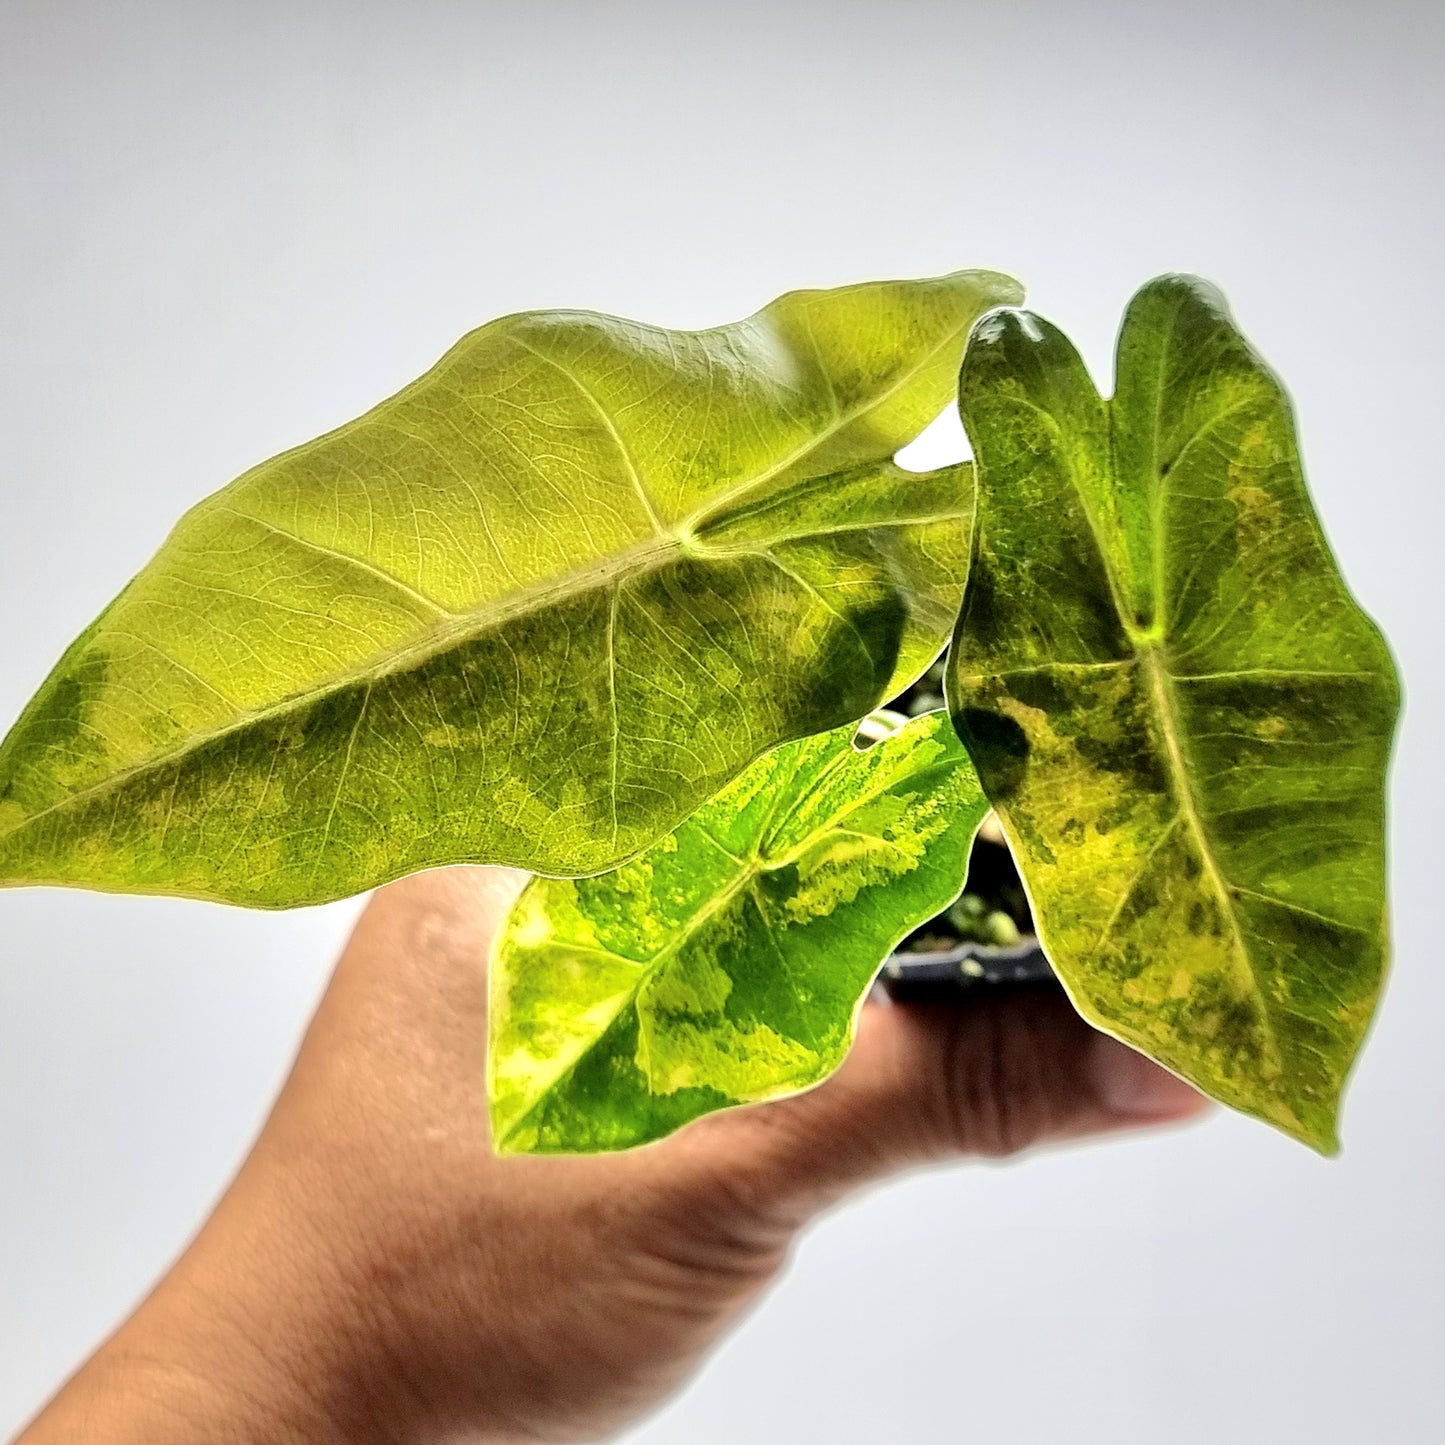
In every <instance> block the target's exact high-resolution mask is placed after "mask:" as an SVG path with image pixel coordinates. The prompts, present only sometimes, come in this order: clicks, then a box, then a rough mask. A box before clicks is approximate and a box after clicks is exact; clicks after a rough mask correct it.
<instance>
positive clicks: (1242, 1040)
mask: <svg viewBox="0 0 1445 1445" xmlns="http://www.w3.org/2000/svg"><path fill="white" fill-rule="evenodd" d="M1019 299H1020V296H1019V292H1018V288H1017V287H1016V286H1015V284H1014V283H1013V282H1011V281H1009V280H1008V279H1007V278H1005V277H1001V276H997V275H994V274H992V273H987V272H960V273H957V274H955V275H952V276H947V277H943V278H940V279H937V280H932V281H912V282H893V283H883V284H877V285H867V286H857V287H850V288H846V289H843V290H838V291H819V292H797V293H792V294H790V295H788V296H784V297H782V298H781V299H780V300H778V301H776V302H774V303H773V304H772V305H771V306H769V307H767V308H765V309H764V310H763V311H761V312H759V313H758V314H757V315H756V316H753V317H751V318H749V319H748V320H746V321H743V322H739V323H736V324H735V325H732V326H724V327H719V328H717V329H715V330H712V331H704V332H669V331H662V330H658V329H655V328H650V327H644V326H639V325H636V324H634V323H631V322H625V321H619V320H615V319H613V318H607V317H601V316H596V315H592V314H588V313H576V312H554V313H537V314H532V315H525V316H516V317H510V318H507V319H505V320H502V321H498V322H494V323H493V324H492V325H490V326H487V327H484V328H482V329H481V330H480V331H477V332H474V333H473V334H472V335H471V336H469V337H467V338H466V339H465V340H464V341H462V342H461V343H460V344H459V345H458V346H457V347H456V348H455V349H454V350H453V351H452V352H451V353H449V354H448V355H447V356H446V357H445V358H443V360H442V361H441V362H440V363H439V364H438V365H437V367H435V368H434V369H433V370H432V371H431V372H429V373H428V374H427V375H426V376H424V377H423V378H421V380H420V381H418V382H416V383H414V384H413V385H412V386H410V387H408V388H407V389H406V390H404V391H403V392H401V393H399V394H398V395H397V396H395V397H393V398H392V399H391V400H389V401H387V402H383V403H382V404H381V405H380V406H378V407H377V408H375V409H374V410H373V411H371V412H369V413H368V414H367V415H365V416H363V417H361V418H360V419H359V420H357V421H355V422H352V423H350V424H349V425H347V426H345V427H342V428H341V429H340V430H338V431H336V432H333V433H330V434H329V435H327V436H325V437H322V438H320V439H318V440H317V441H314V442H311V443H309V444H307V445H305V446H303V447H300V448H297V449H296V450H295V451H292V452H288V453H286V454H284V455H283V456H281V457H277V458H275V459H274V460H272V461H270V462H266V463H263V464H262V465H261V466H259V467H257V468H255V469H254V470H253V471H251V472H249V473H247V474H246V475H245V476H243V477H242V478H240V480H238V481H237V482H235V483H233V484H232V485H231V486H230V487H228V488H226V489H225V490H224V491H222V492H220V493H218V494H217V495H216V496H214V497H212V498H211V499H210V500H208V501H206V502H203V503H201V504H200V506H198V507H197V508H196V509H195V510H194V511H192V512H191V513H190V514H189V515H188V516H187V517H186V518H185V519H183V521H182V522H181V523H180V525H179V526H178V527H177V529H176V531H175V532H174V534H173V535H172V537H171V538H170V540H169V541H168V542H167V543H166V545H165V547H164V548H163V549H162V551H161V552H160V554H159V555H158V556H157V557H156V558H155V560H154V561H153V562H152V563H151V564H150V565H149V566H148V567H147V568H146V569H145V570H144V571H142V572H141V574H140V575H139V576H138V577H137V578H136V579H135V581H133V582H132V583H131V584H130V586H128V587H127V588H126V589H125V591H124V592H122V593H121V595H120V596H119V597H118V598H117V599H116V601H115V602H114V603H113V604H112V605H111V607H110V608H109V609H107V611H106V612H105V613H103V614H102V616H101V617H100V618H99V619H98V620H97V621H96V622H95V623H94V624H93V625H92V627H91V628H90V629H88V630H87V632H86V633H85V634H84V635H83V636H82V637H81V638H80V639H79V640H78V641H77V642H76V643H75V644H74V645H73V646H72V647H71V649H70V650H69V651H68V652H67V653H66V655H65V656H64V657H63V658H62V659H61V661H60V663H59V664H58V665H57V667H56V669H55V671H54V673H53V674H52V675H51V677H50V678H49V679H48V680H47V681H46V682H45V684H44V685H43V686H42V688H41V690H40V692H39V693H38V694H37V696H36V698H35V700H34V701H33V702H32V703H31V705H30V706H29V708H27V710H26V711H25V713H24V714H23V715H22V717H21V719H20V721H19V722H18V723H17V724H16V726H15V728H14V730H13V731H12V732H11V734H10V736H9V737H8V738H7V739H6V740H5V742H4V743H3V745H0V887H3V886H13V885H17V884H25V883H53V884H69V885H77V886H88V887H96V888H106V889H117V890H124V891H135V892H162V893H174V894H186V895H191V896H197V897H204V898H213V899H220V900H224V901H228V902H235V903H243V904H248V905H251V906H256V907H286V906H293V905H297V904H304V903H312V902H319V901H322V900H325V899H331V898H337V897H341V896H344V895H346V894H350V893H354V892H357V891H360V890H362V889H364V888H368V887H372V886H374V885H376V884H378V883H381V882H384V881H386V880H388V879H390V878H395V877H398V876H400V875H402V874H404V873H407V872H410V871H413V870H415V869H419V868H423V867H429V866H434V865H437V864H443V863H452V862H492V863H513V864H519V865H522V866H526V867H529V868H531V869H533V870H535V871H537V872H539V873H543V874H550V875H554V876H552V877H549V878H541V879H538V880H537V881H535V882H534V883H533V884H532V885H530V886H529V888H528V889H527V890H526V892H524V894H523V896H522V898H521V900H520V902H519V904H518V906H517V910H516V912H515V913H514V915H513V916H512V918H511V919H510V921H509V923H508V925H507V927H506V928H505V929H504V931H503V933H502V935H501V937H500V940H499V943H498V947H497V950H496V956H495V959H494V971H493V990H494V997H493V1011H492V1032H493V1037H492V1047H491V1052H490V1082H491V1095H492V1113H493V1125H494V1137H495V1140H496V1143H497V1146H498V1147H499V1148H500V1149H503V1150H505V1151H512V1152H516V1151H557V1150H579V1149H582V1150H585V1149H603V1148H619V1147H625V1146H628V1145H632V1144H636V1143H641V1142H644V1141H646V1140H649V1139H653V1138H656V1137H658V1136H659V1135H661V1134H663V1133H665V1132H667V1131H669V1130H671V1129H673V1128H676V1127H678V1126H679V1125H681V1124H683V1123H685V1122H686V1121H687V1120H689V1119H691V1118H694V1117H696V1116H697V1115H699V1114H701V1113H705V1112H707V1111H709V1110H711V1109H716V1108H720V1107H723V1106H726V1105H730V1104H735V1103H740V1102H746V1101H750V1100H755V1099H761V1098H767V1097H772V1096H774V1095H776V1094H778V1093H783V1092H788V1091H791V1090H796V1089H798V1088H802V1087H806V1086H807V1085H809V1084H812V1083H815V1082H817V1081H818V1080H819V1079H821V1078H822V1077H823V1076H825V1075H826V1074H827V1073H828V1072H829V1071H830V1070H831V1069H832V1068H833V1067H835V1066H836V1064H837V1063H838V1061H839V1060H840V1058H841V1057H842V1055H843V1053H844V1052H845V1050H846V1048H847V1045H848V1042H849V1040H850V1039H851V1037H852V1030H853V1024H854V1021H855V1018H856V1014H857V1010H858V1007H859V1004H860V1000H861V998H862V997H863V994H864V993H865V991H866V989H867V987H868V984H869V982H870V981H871V979H872V977H873V975H874V973H875V972H876V970H877V968H878V966H879V964H880V963H881V962H882V960H883V958H884V957H885V955H886V954H887V953H888V952H889V951H890V950H891V949H892V948H893V947H895V946H896V944H897V943H898V941H899V940H900V938H902V937H903V936H904V935H905V934H906V933H908V932H909V931H910V930H911V929H913V928H914V927H915V926H917V925H918V924H920V923H923V922H925V921H926V920H927V919H929V918H930V917H932V916H933V915H934V914H937V913H939V912H941V911H942V910H943V909H945V908H946V907H947V906H948V905H949V904H950V903H951V902H952V900H953V899H955V898H956V897H957V896H958V894H959V892H960V890H961V889H962V887H963V883H964V875H965V871H966V867H967V859H968V851H969V846H970V843H971V840H972V838H973V834H974V832H975V830H976V828H977V827H978V825H979V822H980V820H981V818H982V816H983V814H984V812H985V811H986V809H987V807H988V806H989V805H990V804H991V805H992V806H994V807H995V808H996V809H997V810H998V813H999V815H1000V818H1001V820H1002V823H1003V826H1004V828H1005V830H1006V831H1007V834H1008V837H1009V839H1010V841H1011V843H1012V845H1013V848H1014V851H1015V854H1016V857H1017V860H1018V862H1019V865H1020V868H1021V871H1022V873H1023V876H1024V880H1025V882H1026V884H1027V886H1028V889H1029V892H1030V896H1031V899H1032V902H1033V905H1034V911H1035V913H1036V916H1037V919H1038V924H1039V930H1040V934H1041V937H1042V939H1043V942H1044V943H1045V945H1046V947H1047V948H1048V951H1049V955H1050V958H1051V960H1052V962H1053V964H1054V966H1055V968H1056V970H1057V972H1058V973H1059V975H1060V977H1061V978H1062V979H1063V981H1064V983H1065V985H1066V987H1067V988H1068V989H1069V992H1070V995H1071V997H1072V998H1073V999H1074V1001H1075V1003H1076V1004H1077V1006H1078V1007H1079V1009H1080V1010H1081V1012H1083V1013H1084V1014H1085V1015H1086V1016H1087V1017H1088V1018H1090V1019H1091V1020H1092V1021H1094V1022H1095V1023H1096V1024H1098V1025H1099V1026H1101V1027H1103V1028H1105V1029H1107V1030H1109V1031H1110V1032H1112V1033H1115V1034H1117V1035H1118V1036H1119V1037H1121V1038H1123V1039H1125V1040H1127V1041H1128V1042H1130V1043H1132V1044H1134V1045H1135V1046H1136V1047H1138V1048H1140V1049H1142V1050H1143V1051H1144V1052H1146V1053H1148V1054H1150V1055H1151V1056H1153V1057H1155V1058H1157V1059H1159V1060H1161V1061H1162V1062H1164V1063H1165V1064H1166V1065H1168V1066H1169V1067H1171V1068H1173V1069H1175V1070H1176V1071H1177V1072H1178V1073H1180V1074H1182V1075H1183V1076H1184V1077H1186V1078H1188V1079H1190V1080H1191V1081H1192V1082H1194V1083H1195V1084H1196V1085H1198V1086H1199V1087H1200V1088H1201V1089H1203V1090H1205V1091H1206V1092H1207V1093H1210V1094H1212V1095H1213V1096H1215V1097H1217V1098H1220V1099H1222V1100H1224V1101H1225V1102H1227V1103H1229V1104H1232V1105H1234V1106H1235V1107H1237V1108H1240V1109H1243V1110H1245V1111H1247V1112H1250V1113H1253V1114H1256V1115H1258V1116H1259V1117H1261V1118H1264V1119H1266V1120H1268V1121H1269V1122H1271V1123H1273V1124H1275V1125H1277V1126H1278V1127H1280V1128H1282V1129H1284V1130H1286V1131H1287V1132H1289V1133H1291V1134H1294V1135H1295V1136H1297V1137H1299V1138H1301V1139H1304V1140H1306V1141H1307V1142H1309V1143H1311V1144H1313V1145H1315V1146H1316V1147H1318V1148H1320V1149H1323V1150H1326V1151H1329V1150H1331V1149H1332V1148H1333V1147H1334V1146H1335V1115H1336V1110H1337V1106H1338V1100H1339V1094H1340V1090H1341V1088H1342V1085H1343V1082H1344V1077H1345V1074H1346V1072H1347V1070H1348V1068H1349V1066H1350V1063H1351V1061H1352V1059H1353V1057H1354V1054H1355V1052H1356V1051H1357V1049H1358V1046H1359V1043H1360V1040H1361V1037H1362V1035H1363V1032H1364V1029H1365V1027H1366V1025H1367V1023H1368V1021H1369V1017H1370V1014H1371V1012H1372V1009H1373V1006H1374V1002H1375V998H1376V996H1377V994H1378V990H1379V985H1380V980H1381V974H1382V970H1383V964H1384V955H1385V945H1384V883H1385V879H1384V773H1385V766H1386V762H1387V758H1388V751H1389V745H1390V739H1391V735H1392V732H1393V726H1394V718H1395V712H1396V708H1397V704H1398V697H1397V694H1398V686H1397V683H1396V680H1395V676H1394V671H1393V667H1392V664H1391V662H1390V658H1389V654H1388V652H1387V650H1386V649H1385V646H1384V644H1383V642H1382V641H1381V639H1380V637H1379V634H1378V633H1377V632H1376V630H1375V629H1374V627H1373V626H1372V624H1370V622H1369V621H1368V620H1367V619H1366V618H1365V617H1364V615H1363V614H1362V613H1361V612H1360V611H1359V609H1358V608H1357V607H1356V606H1355V604H1354V603H1353V601H1352V600H1351V599H1350V597H1349V595H1348V593H1347V592H1346V591H1345V589H1344V585H1343V583H1342V582H1341V580H1340V578H1339V574H1338V572H1337V570H1336V568H1335V566H1334V563H1333V561H1332V559H1331V557H1330V555H1329V552H1328V549H1327V547H1326V545H1325V543H1324V541H1323V538H1322V536H1321V533H1320V530H1319V527H1318V523H1317V522H1316V520H1315V518H1314V514H1313V512H1312V511H1311V509H1310V505H1309V501H1308V496H1307V494H1306V491H1305V487H1304V481H1303V477H1302V474H1301V471H1300V466H1299V460H1298V452H1297V447H1296V442H1295V437H1294V430H1293V423H1292V420H1291V417H1290V413H1289V407H1288V403H1287V401H1286V399H1285V397H1284V393H1283V391H1282V390H1281V388H1280V386H1279V384H1278V382H1277V381H1275V379H1274V378H1273V377H1272V375H1271V374H1270V373H1269V372H1268V370H1267V369H1266V368H1265V367H1264V366H1263V364H1262V363H1261V362H1260V361H1259V359H1258V358H1257V357H1256V356H1255V354H1254V353H1253V352H1252V351H1251V350H1250V348H1249V346H1248V345H1247V343H1246V342H1245V341H1244V340H1243V338H1242V337H1241V336H1240V335H1239V333H1238V332H1237V331H1236V330H1235V328H1234V326H1233V324H1232V322H1231V321H1230V319H1229V317H1228V315H1227V313H1226V311H1225V310H1224V307H1223V304H1222V302H1221V301H1220V300H1219V298H1218V296H1217V294H1216V293H1214V292H1213V291H1212V290H1211V289H1209V288H1207V287H1205V286H1204V285H1203V284H1202V283H1198V282H1195V281H1192V280H1189V279H1187V278H1165V279H1163V280H1161V281H1158V282H1155V283H1152V284H1151V285H1150V286H1148V287H1146V288H1145V289H1144V291H1142V292H1141V293H1140V295H1139V296H1138V297H1137V298H1136V299H1135V301H1134V303H1133V304H1132V305H1131V307H1130V310H1129V314H1128V317H1127V319H1126V322H1125V325H1124V329H1123V332H1122V334H1121V338H1120V347H1119V360H1118V376H1117V389H1116V394H1115V396H1114V398H1113V399H1112V400H1110V401H1105V400H1102V399H1101V398H1100V396H1099V395H1098V393H1097V392H1096V391H1095V390H1094V388H1093V386H1092V384H1091V382H1090V381H1089V379H1088V377H1087V375H1086V373H1085V372H1084V370H1083V367H1082V365H1081V364H1080V362H1079V360H1078V358H1077V356H1076V355H1075V353H1074V352H1073V350H1072V349H1071V348H1070V347H1069V345H1068V343H1067V342H1066V341H1065V340H1064V339H1063V338H1062V336H1060V335H1059V333H1058V332H1057V331H1055V330H1053V328H1051V327H1050V326H1048V324H1047V323H1045V322H1042V321H1040V320H1039V319H1038V318H1036V317H1034V316H1032V315H1030V314H1029V313H1026V312H1022V311H1016V310H1010V309H1007V308H1008V307H1010V306H1011V305H1013V304H1015V303H1017V302H1018V300H1019ZM970 333H971V339H969V338H970ZM966 342H967V352H966V354H965V343H966ZM960 360H962V367H963V370H962V378H961V382H960V383H959V387H958V396H959V401H960V405H961V409H962V415H963V420H964V424H965V426H966V428H967V430H968V433H969V436H970V438H971V440H972V444H973V448H974V454H975V463H974V464H968V463H964V464H960V465H958V466H954V467H946V468H943V469H941V470H939V471H936V472H931V473H926V474H914V473H910V472H907V471H904V470H902V469H900V468H899V467H898V466H897V465H896V464H895V463H894V461H893V454H894V453H895V452H896V451H897V450H898V448H899V447H901V446H902V445H903V444H905V443H906V442H908V441H909V440H911V439H912V438H913V437H914V436H915V435H916V434H917V433H918V431H919V430H920V429H921V428H922V427H923V426H924V425H925V424H926V423H927V422H928V421H929V420H931V418H932V417H933V415H934V414H936V413H937V411H938V410H939V409H940V408H941V407H942V406H943V405H945V404H946V403H947V402H948V401H949V399H950V398H951V397H952V396H953V395H954V393H955V380H956V379H957V378H958V376H959V365H960ZM960 606H961V610H960ZM950 633H952V634H953V646H952V649H951V652H950V661H949V669H950V671H949V682H948V692H949V699H948V702H949V708H948V711H947V712H944V711H935V712H933V713H929V714H926V715H925V716H923V717H921V718H918V719H916V720H915V721H914V722H912V723H910V724H908V725H907V726H906V727H903V728H902V729H901V730H900V731H898V732H897V733H896V734H894V735H893V736H891V737H887V738H885V739H884V740H883V741H881V742H878V743H876V744H875V745H874V746H872V747H871V748H869V749H867V750H862V751H860V750H858V749H856V748H855V746H854V744H853V734H854V727H855V725H856V724H857V722H858V720H859V719H861V718H862V717H863V716H864V715H865V714H867V713H869V712H870V710H871V709H873V708H874V707H875V706H876V705H877V704H878V703H879V701H880V700H882V699H884V698H887V697H888V696H890V695H892V694H893V693H895V692H897V691H898V690H900V689H901V688H902V687H903V686H905V685H906V684H907V683H909V682H910V681H911V680H912V679H913V678H915V677H917V676H918V675H919V674H920V673H922V672H923V671H924V670H925V669H926V668H927V667H928V666H929V665H930V664H931V663H932V661H933V660H934V658H935V657H936V656H937V654H938V652H939V650H940V648H941V647H942V646H943V644H944V642H945V641H946V640H947V638H948V637H949V635H950ZM925 705H927V704H925ZM975 766H976V768H977V772H975ZM608 869H612V870H614V871H611V872H607V871H606V870H608ZM588 875H598V876H588Z"/></svg>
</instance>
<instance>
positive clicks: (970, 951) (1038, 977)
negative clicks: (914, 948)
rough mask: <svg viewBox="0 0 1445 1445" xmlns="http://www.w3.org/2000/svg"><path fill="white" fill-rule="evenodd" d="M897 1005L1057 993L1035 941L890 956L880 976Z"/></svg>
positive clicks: (1054, 979) (969, 945) (962, 945)
mask: <svg viewBox="0 0 1445 1445" xmlns="http://www.w3.org/2000/svg"><path fill="white" fill-rule="evenodd" d="M878 977H879V981H880V982H881V983H882V985H883V987H884V988H886V989H887V990H888V992H889V994H890V995H891V996H892V997H893V998H895V999H897V1000H898V1001H899V1003H931V1002H944V1001H947V1000H949V999H955V998H960V997H968V996H975V997H977V996H983V995H986V994H989V993H994V992H996V991H998V990H999V989H1004V988H1049V987H1052V988H1058V987H1059V986H1060V985H1059V980H1058V978H1057V977H1056V975H1055V974H1054V971H1053V969H1052V968H1051V967H1050V966H1049V961H1048V959H1047V958H1046V957H1045V956H1044V951H1043V949H1042V948H1040V947H1039V941H1038V939H1036V938H1023V939H1020V940H1019V942H1018V943H1016V944H1013V945H1012V946H1011V947H1009V948H1000V947H998V946H997V945H995V944H989V943H959V944H957V945H956V946H954V947H953V948H944V949H930V950H926V951H922V952H907V953H904V952H901V951H900V952H898V953H894V954H891V955H890V956H889V958H888V961H887V962H886V963H885V964H884V965H883V971H882V972H881V973H880V974H879V975H878Z"/></svg>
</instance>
